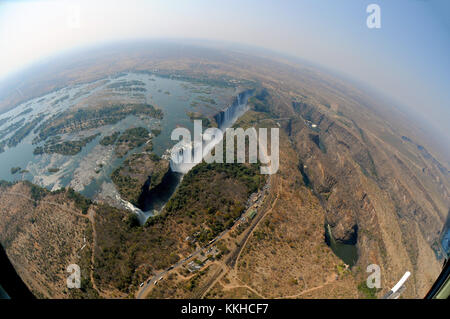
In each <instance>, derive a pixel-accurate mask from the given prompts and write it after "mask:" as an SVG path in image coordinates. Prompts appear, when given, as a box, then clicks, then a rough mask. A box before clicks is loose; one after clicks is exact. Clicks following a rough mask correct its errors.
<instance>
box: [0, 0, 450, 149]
mask: <svg viewBox="0 0 450 319" xmlns="http://www.w3.org/2000/svg"><path fill="white" fill-rule="evenodd" d="M370 3H377V4H379V6H380V8H381V28H380V29H369V28H367V25H366V19H367V16H368V15H369V14H368V13H367V12H366V7H367V5H368V4H370ZM448 8H450V4H449V3H448V2H445V1H419V0H409V1H408V0H401V1H396V2H395V3H393V2H392V1H354V2H351V3H350V2H345V3H343V2H340V3H337V2H335V1H329V0H323V1H314V2H312V1H295V2H294V1H286V2H283V3H282V4H280V3H275V2H271V1H245V2H238V1H229V2H226V3H223V2H220V1H192V2H189V3H187V2H182V1H170V2H169V1H167V2H162V1H148V2H143V1H139V0H135V1H127V2H126V3H124V2H120V1H108V2H105V1H98V2H96V3H90V2H87V1H53V0H49V1H18V2H17V1H15V2H13V1H6V2H2V3H1V4H0V45H1V46H2V48H3V50H2V51H1V52H0V58H1V61H2V63H1V64H0V79H7V78H8V76H10V75H12V74H14V73H15V72H17V71H19V70H24V69H26V68H28V67H29V66H31V65H34V64H36V63H39V62H40V61H45V60H49V59H51V58H52V57H54V56H55V55H58V54H61V53H64V52H71V51H73V50H77V49H82V48H89V47H91V46H93V45H101V44H106V43H113V42H119V41H124V40H132V39H172V40H183V39H185V40H197V41H198V40H199V39H203V40H208V41H217V42H219V43H228V44H234V43H237V44H241V45H246V46H250V47H254V48H265V49H268V50H271V51H274V52H277V53H281V54H287V55H289V56H292V57H298V58H300V59H303V60H305V61H309V62H311V63H313V64H316V65H319V66H323V67H324V68H326V69H329V70H331V71H336V72H338V73H339V74H342V75H346V76H348V77H350V78H352V79H355V80H356V81H359V82H361V83H362V84H363V85H367V86H368V87H372V88H373V89H375V90H377V91H379V92H381V93H383V94H385V95H386V96H387V97H390V98H392V99H393V100H394V101H397V102H398V103H399V104H400V105H404V106H406V107H407V108H408V109H410V110H411V113H412V114H413V115H415V117H417V116H419V117H422V118H423V121H424V124H425V125H427V126H429V127H433V128H434V129H435V130H437V131H439V132H441V133H442V135H443V136H444V137H445V138H446V141H447V142H448V140H449V136H450V128H449V127H448V119H449V118H450V107H449V101H450V90H448V83H449V81H450V75H449V73H448V70H449V69H450V61H449V59H448V56H450V43H449V37H448V34H449V30H450V25H449V24H448V19H447V18H448V17H447V16H446V15H448V14H447V13H448V12H449V10H448ZM447 144H448V143H447Z"/></svg>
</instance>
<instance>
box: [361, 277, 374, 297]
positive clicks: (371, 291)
mask: <svg viewBox="0 0 450 319" xmlns="http://www.w3.org/2000/svg"><path fill="white" fill-rule="evenodd" d="M358 290H359V291H360V292H361V293H362V294H363V295H364V296H365V297H366V298H367V299H376V298H377V295H376V294H377V292H378V289H377V288H369V287H367V283H366V282H365V281H362V282H361V283H360V284H359V285H358Z"/></svg>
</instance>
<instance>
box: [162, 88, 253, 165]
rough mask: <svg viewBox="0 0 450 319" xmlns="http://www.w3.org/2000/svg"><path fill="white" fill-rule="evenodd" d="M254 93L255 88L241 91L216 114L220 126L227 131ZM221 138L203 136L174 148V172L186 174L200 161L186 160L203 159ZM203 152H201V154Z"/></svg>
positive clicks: (246, 108)
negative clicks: (198, 140) (208, 138)
mask: <svg viewBox="0 0 450 319" xmlns="http://www.w3.org/2000/svg"><path fill="white" fill-rule="evenodd" d="M252 93H253V90H246V91H243V92H241V93H239V94H238V95H237V96H236V97H235V98H234V99H233V102H232V103H231V105H230V106H229V107H227V108H226V109H225V110H223V111H220V112H219V113H217V114H216V115H215V116H214V119H215V120H216V122H217V126H218V128H219V129H220V130H221V131H222V132H223V133H225V130H226V129H227V128H229V127H231V126H232V125H233V124H234V122H236V120H237V119H238V118H239V117H240V116H242V115H243V114H244V113H245V112H246V111H247V110H248V106H247V101H248V98H249V97H250V96H251V94H252ZM219 142H220V139H219V138H217V137H214V138H212V139H211V140H209V141H205V140H204V139H203V138H202V142H201V143H198V144H195V143H194V142H191V143H185V144H184V145H182V146H181V147H180V146H178V149H172V150H171V154H175V157H173V158H171V159H170V168H171V169H172V171H174V172H178V173H182V174H186V173H187V172H189V170H191V169H192V168H193V167H194V166H195V165H197V164H198V162H196V161H193V162H192V163H191V162H189V161H186V160H185V159H187V158H192V159H194V158H198V159H203V158H204V157H205V156H206V155H207V154H209V153H210V151H211V150H212V149H213V148H214V146H215V145H217V143H219ZM200 152H201V154H200Z"/></svg>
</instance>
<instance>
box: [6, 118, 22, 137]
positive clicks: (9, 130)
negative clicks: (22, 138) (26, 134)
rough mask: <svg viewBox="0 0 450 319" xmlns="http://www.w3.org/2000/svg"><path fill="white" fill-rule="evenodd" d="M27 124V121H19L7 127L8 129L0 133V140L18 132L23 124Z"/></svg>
mask: <svg viewBox="0 0 450 319" xmlns="http://www.w3.org/2000/svg"><path fill="white" fill-rule="evenodd" d="M24 122H25V119H24V118H23V119H21V120H20V121H17V122H15V123H13V124H11V125H9V126H7V127H6V128H4V129H3V130H1V131H0V139H2V138H4V137H5V136H6V135H8V134H9V133H11V132H13V131H15V130H17V129H18V128H19V127H21V126H22V124H23V123H24Z"/></svg>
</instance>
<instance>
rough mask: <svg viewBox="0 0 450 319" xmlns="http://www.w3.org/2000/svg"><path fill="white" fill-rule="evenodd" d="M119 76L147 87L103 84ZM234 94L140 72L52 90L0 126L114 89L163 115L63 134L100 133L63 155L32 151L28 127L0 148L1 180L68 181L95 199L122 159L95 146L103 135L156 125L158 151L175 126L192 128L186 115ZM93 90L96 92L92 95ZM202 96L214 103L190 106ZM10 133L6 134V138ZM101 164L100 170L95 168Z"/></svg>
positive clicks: (219, 105) (222, 103) (52, 185)
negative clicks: (13, 143)
mask: <svg viewBox="0 0 450 319" xmlns="http://www.w3.org/2000/svg"><path fill="white" fill-rule="evenodd" d="M123 81H141V82H143V83H144V85H142V86H140V87H144V88H145V90H146V91H145V92H138V93H136V92H126V91H121V90H116V89H108V88H107V86H108V85H110V84H113V83H118V82H123ZM104 92H108V94H110V95H104ZM235 93H236V92H235V89H231V88H217V87H210V86H207V85H203V84H202V85H199V84H193V83H190V82H186V81H179V80H174V79H168V78H162V77H158V76H155V75H151V74H141V73H139V74H138V73H128V74H123V75H121V76H118V77H109V78H106V79H101V80H98V81H95V82H91V83H86V84H80V85H76V86H72V87H66V88H63V89H60V90H56V91H54V92H51V93H49V94H46V95H43V96H41V97H38V98H35V99H33V100H31V101H27V102H24V103H23V104H21V105H19V106H18V107H16V108H15V109H13V110H10V111H9V112H7V113H4V114H1V115H0V120H1V119H3V118H7V117H10V119H9V121H8V122H6V123H4V124H3V125H0V130H2V129H4V128H6V127H8V126H9V125H11V124H13V123H17V122H18V121H20V120H22V119H25V122H24V123H27V122H28V121H31V120H33V119H34V118H35V117H37V116H38V115H39V114H44V115H45V118H44V119H43V121H45V120H46V119H48V118H50V117H51V116H53V115H55V114H57V113H59V112H62V111H64V110H66V109H68V108H70V107H73V106H74V105H76V104H77V103H83V102H84V101H85V99H88V101H89V103H92V98H93V97H95V98H97V96H100V97H101V98H102V99H108V96H113V95H114V94H121V97H125V98H127V97H129V98H130V99H134V100H135V101H136V99H138V100H139V99H140V101H141V102H142V103H148V104H152V105H154V106H156V107H159V108H160V109H162V111H163V113H164V117H163V119H162V120H157V119H152V118H143V117H136V116H132V115H130V116H128V117H126V118H125V119H123V120H122V121H120V122H118V123H116V124H114V125H106V126H103V127H100V128H97V129H92V130H89V131H86V132H81V133H73V134H66V135H64V134H63V135H61V136H62V140H73V139H78V138H80V137H82V136H87V135H91V134H95V133H97V132H100V133H101V136H98V137H97V138H96V139H94V140H93V141H92V142H90V143H89V144H87V145H86V146H85V147H84V148H83V149H82V151H81V152H80V153H78V154H76V155H75V156H64V155H61V154H43V155H37V156H36V155H33V150H34V148H35V147H36V146H40V145H42V144H43V143H40V144H37V145H32V144H31V142H32V140H33V138H34V137H35V134H34V132H32V133H30V134H29V135H28V136H27V137H26V138H25V139H24V140H23V141H22V142H21V143H19V144H18V145H17V146H16V147H13V148H7V147H5V152H3V153H0V164H1V165H0V179H3V180H8V181H16V180H23V179H26V180H30V181H32V182H34V183H36V184H38V185H40V186H43V187H47V188H48V189H53V190H55V189H58V188H60V187H68V186H70V187H73V188H74V189H75V190H77V191H79V192H80V193H82V194H83V195H85V196H88V197H90V198H94V197H95V196H97V195H98V194H99V192H101V191H102V185H104V183H111V179H110V174H111V172H112V171H113V169H115V168H116V167H117V166H119V165H121V164H122V162H123V161H124V159H125V157H124V158H116V157H115V156H113V153H112V146H110V147H109V148H108V147H104V146H102V145H99V143H98V142H99V141H100V140H101V138H102V137H103V136H107V135H110V134H111V133H112V132H114V131H121V132H123V131H124V130H125V129H127V128H130V127H137V126H143V127H146V128H147V129H149V130H151V129H160V130H161V133H160V135H158V136H157V137H153V140H152V142H153V151H154V152H155V153H156V154H157V155H162V154H163V153H164V152H165V151H166V150H167V149H169V148H171V147H172V146H173V145H174V144H175V141H171V139H170V135H171V132H172V130H173V129H174V128H176V127H177V126H183V127H186V128H188V129H191V130H192V128H193V122H192V120H191V119H190V118H189V116H188V115H187V112H198V111H201V112H205V111H209V112H210V114H209V115H212V114H215V113H217V112H218V111H219V110H220V109H223V108H225V107H226V106H227V103H228V101H229V100H230V99H231V98H232V97H233V96H234V95H235ZM93 94H96V95H94V96H93ZM136 94H137V95H136ZM136 96H138V98H136ZM200 97H207V98H212V99H214V100H215V101H216V104H214V105H212V104H211V105H208V104H207V103H197V107H193V106H191V103H193V102H195V101H197V102H199V98H200ZM89 98H91V100H89ZM94 102H95V99H94ZM30 107H31V108H32V109H33V111H32V112H30V113H27V114H24V115H20V116H18V115H19V114H20V113H21V112H23V111H24V110H26V109H28V108H30ZM43 121H42V122H43ZM42 122H41V123H42ZM38 126H39V124H38ZM38 126H36V127H38ZM13 133H14V132H11V133H10V134H8V135H6V136H5V137H4V140H5V139H7V138H8V137H9V136H11V135H12V134H13ZM138 151H140V149H139V148H138V149H135V150H133V151H131V152H130V153H133V152H138ZM100 166H101V169H99V168H100ZM12 167H21V168H22V169H26V170H28V171H29V172H28V173H20V174H19V173H16V174H14V175H13V174H11V171H10V170H11V168H12ZM55 167H56V168H59V169H60V170H59V171H58V172H56V173H50V172H48V169H49V168H55ZM105 189H108V190H110V189H111V188H108V187H106V188H105ZM109 195H110V196H115V195H117V194H112V193H111V194H109Z"/></svg>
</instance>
